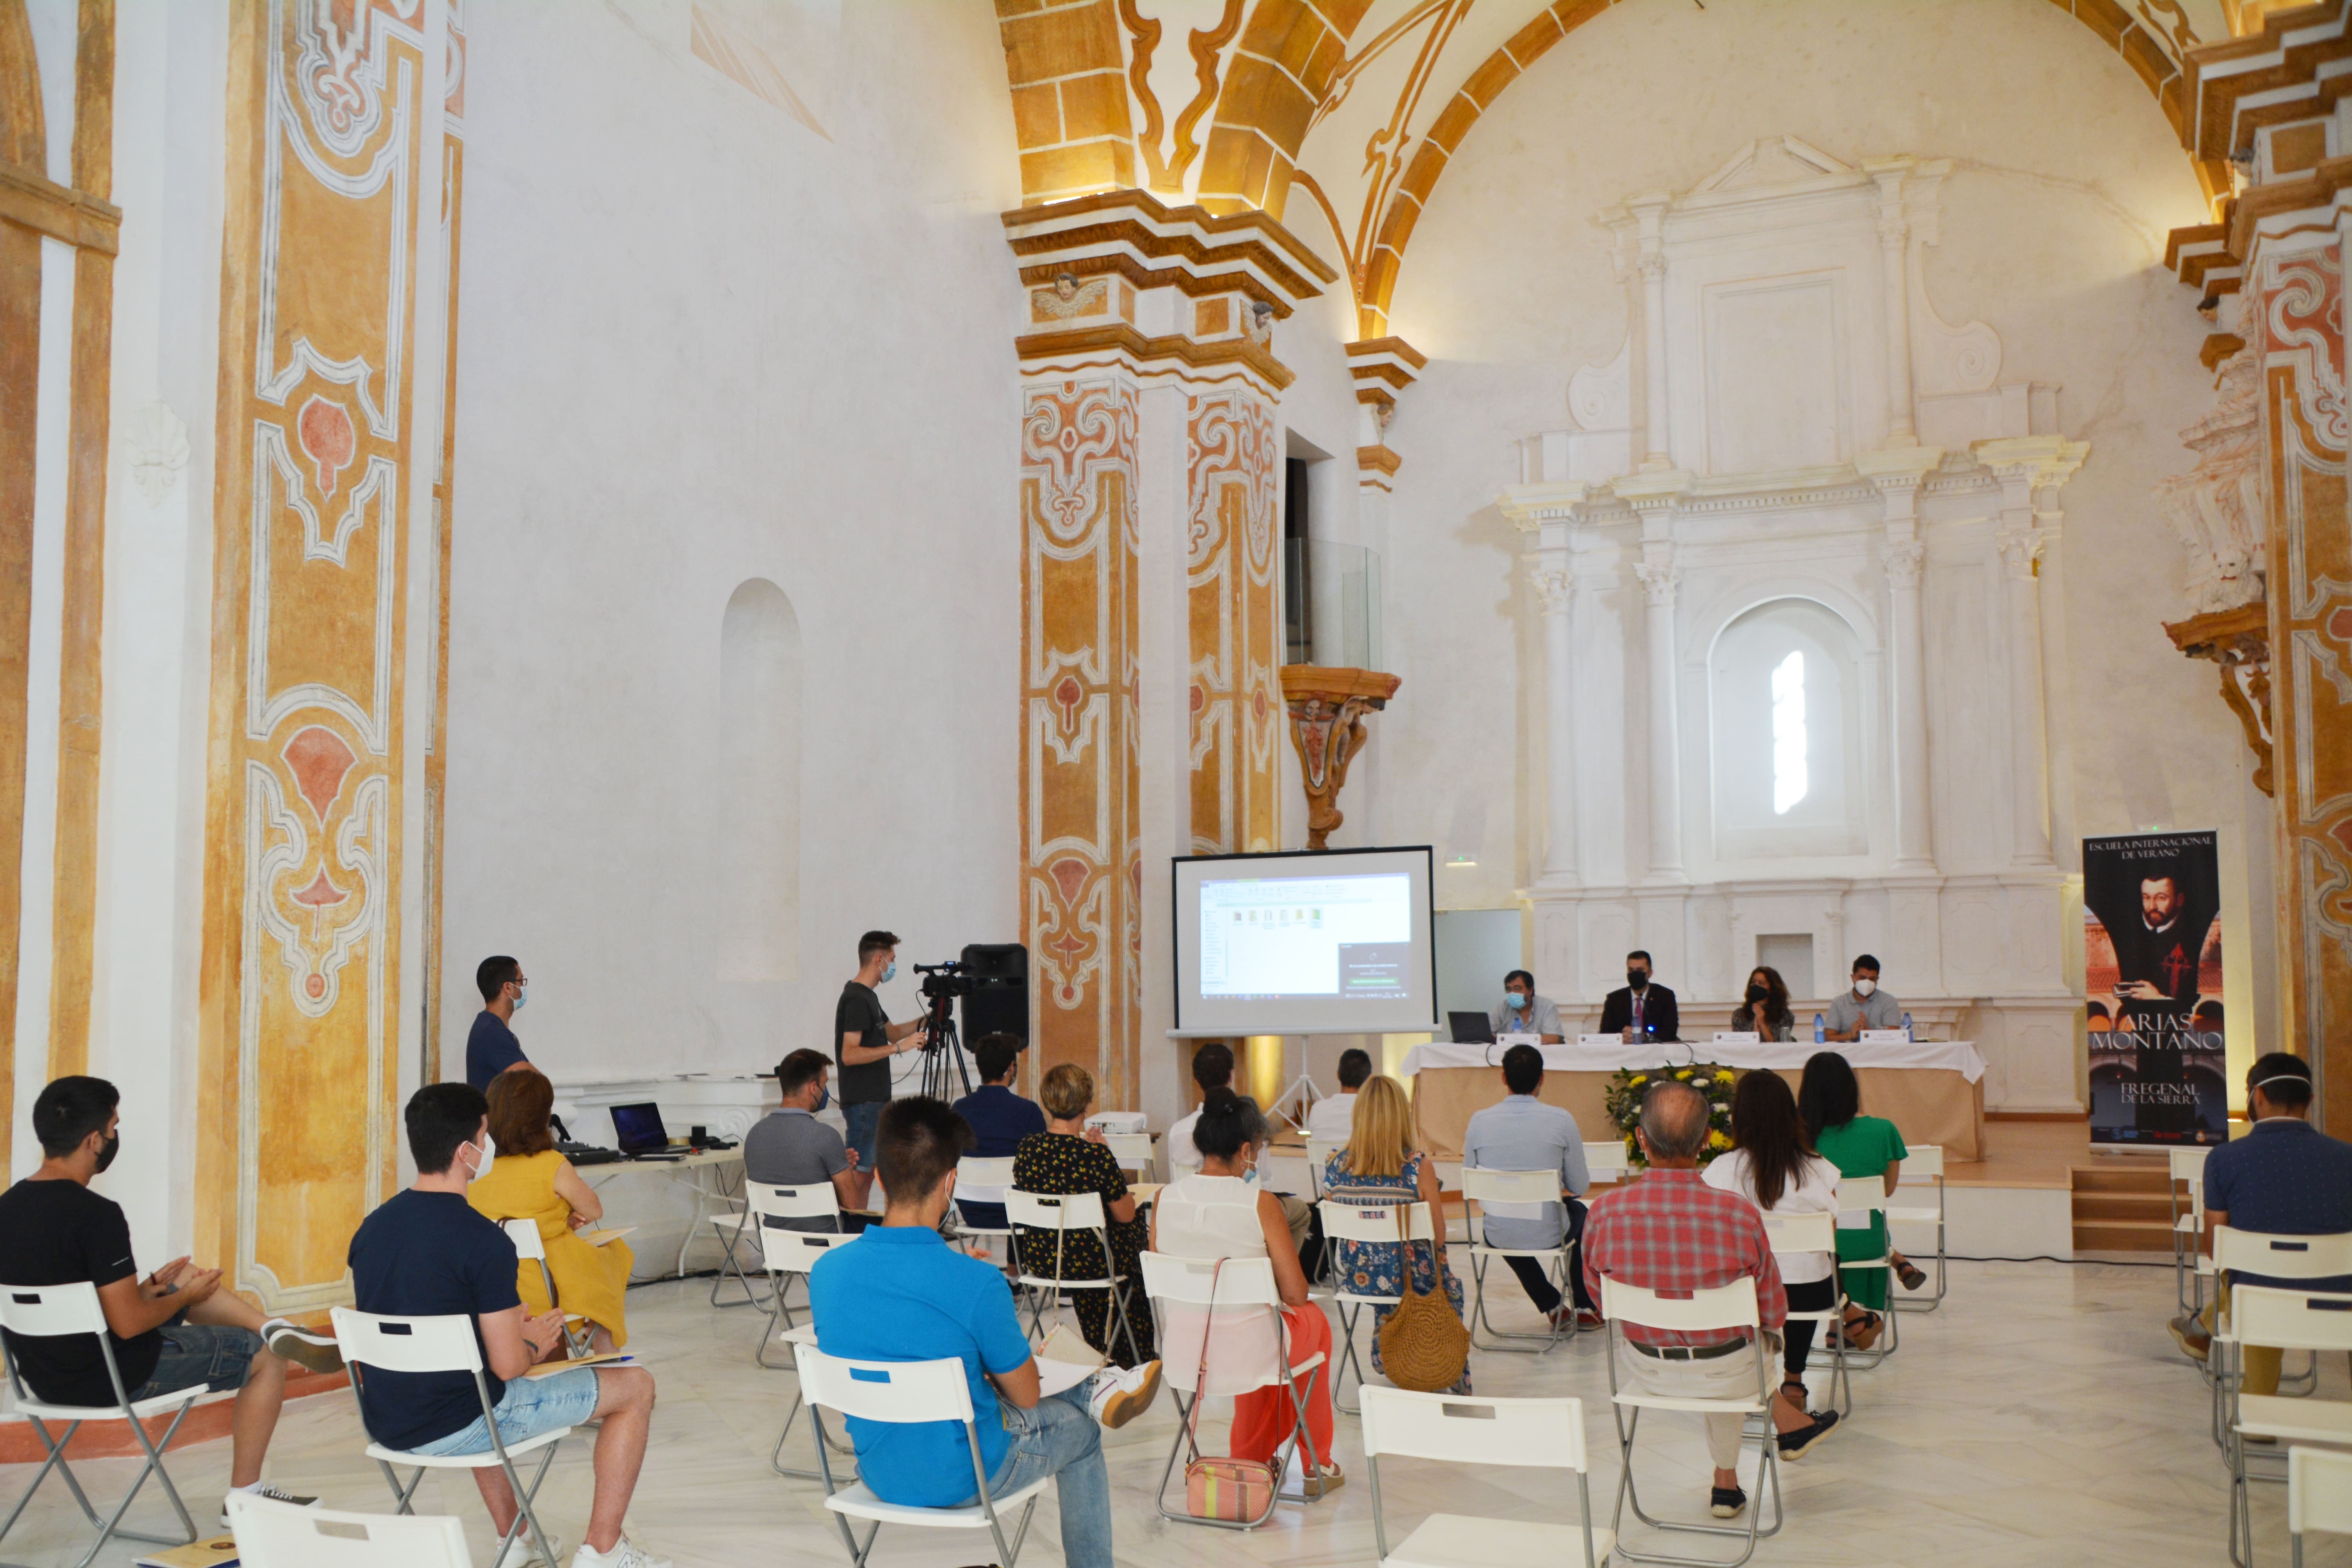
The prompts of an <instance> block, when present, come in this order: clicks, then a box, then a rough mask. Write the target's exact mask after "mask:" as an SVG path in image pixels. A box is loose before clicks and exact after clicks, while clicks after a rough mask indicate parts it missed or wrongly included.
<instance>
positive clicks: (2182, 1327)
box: [2171, 1051, 2352, 1394]
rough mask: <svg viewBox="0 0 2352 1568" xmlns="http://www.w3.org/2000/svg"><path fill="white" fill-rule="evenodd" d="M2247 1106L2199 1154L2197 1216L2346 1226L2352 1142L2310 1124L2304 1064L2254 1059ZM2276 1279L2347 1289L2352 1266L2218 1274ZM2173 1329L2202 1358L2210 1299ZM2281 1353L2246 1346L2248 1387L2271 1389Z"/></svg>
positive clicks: (2350, 1215) (2350, 1218) (2265, 1227)
mask: <svg viewBox="0 0 2352 1568" xmlns="http://www.w3.org/2000/svg"><path fill="white" fill-rule="evenodd" d="M2246 1114H2247V1117H2248V1119H2249V1120H2250V1121H2252V1126H2251V1127H2249V1128H2248V1129H2247V1131H2246V1133H2245V1136H2243V1137H2242V1138H2234V1139H2231V1141H2230V1142H2227V1143H2224V1144H2222V1145H2221V1147H2220V1148H2219V1149H2216V1150H2214V1151H2213V1152H2211V1153H2210V1154H2208V1155H2207V1156H2206V1157H2205V1218H2206V1220H2207V1221H2208V1222H2209V1223H2210V1224H2212V1225H2215V1226H2224V1225H2226V1226H2230V1227H2231V1229H2233V1230H2247V1231H2253V1232H2256V1233H2258V1234H2260V1235H2264V1236H2335V1235H2339V1234H2341V1233H2343V1232H2345V1231H2352V1143H2346V1142H2341V1141H2340V1140H2338V1139H2335V1138H2330V1137H2328V1136H2327V1135H2326V1133H2324V1132H2322V1131H2319V1130H2318V1129H2317V1128H2315V1127H2314V1126H2313V1125H2312V1124H2311V1123H2310V1121H2308V1120H2306V1119H2307V1118H2308V1117H2309V1116H2310V1114H2311V1064H2310V1063H2308V1062H2306V1061H2305V1060H2304V1059H2303V1058H2300V1057H2291V1056H2288V1055H2287V1054H2286V1053H2285V1052H2284V1051H2273V1052H2271V1053H2270V1054H2269V1055H2268V1056H2265V1057H2262V1058H2258V1059H2257V1060H2256V1061H2255V1063H2254V1065H2253V1066H2252V1068H2249V1069H2248V1070H2247V1072H2246ZM2222 1284H2223V1287H2224V1293H2223V1294H2222V1296H2221V1304H2226V1302H2227V1300H2228V1296H2227V1294H2226V1291H2227V1289H2228V1288H2229V1287H2231V1286H2236V1285H2282V1286H2285V1287H2286V1288H2288V1289H2296V1290H2329V1291H2352V1275H2337V1276H2335V1277H2334V1278H2331V1279H2273V1278H2271V1277H2269V1276H2267V1275H2263V1274H2242V1273H2237V1272H2234V1271H2232V1272H2231V1273H2230V1274H2229V1275H2228V1276H2226V1277H2225V1278H2224V1279H2223V1281H2222ZM2171 1328H2172V1337H2173V1338H2174V1339H2175V1340H2177V1341H2179V1343H2180V1348H2181V1349H2182V1350H2184V1351H2187V1352H2189V1354H2190V1355H2192V1356H2195V1357H2196V1358H2197V1359H2198V1360H2200V1361H2203V1360H2204V1359H2205V1357H2206V1354H2207V1352H2209V1351H2210V1349H2211V1348H2212V1342H2213V1336H2212V1330H2213V1308H2212V1307H2210V1306H2209V1307H2207V1308H2206V1309H2205V1310H2204V1312H2203V1313H2202V1314H2201V1315H2200V1316H2199V1317H2195V1318H2185V1317H2184V1318H2175V1319H2174V1320H2173V1321H2172V1323H2171ZM2281 1359H2282V1356H2281V1352H2279V1351H2278V1350H2277V1349H2275V1348H2273V1347H2272V1346H2267V1345H2248V1346H2246V1347H2245V1384H2244V1386H2243V1392H2245V1393H2247V1394H2276V1393H2277V1392H2278V1383H2279V1363H2280V1361H2281Z"/></svg>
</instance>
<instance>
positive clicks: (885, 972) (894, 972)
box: [881, 958, 898, 985]
mask: <svg viewBox="0 0 2352 1568" xmlns="http://www.w3.org/2000/svg"><path fill="white" fill-rule="evenodd" d="M896 979H898V960H897V959H895V958H894V959H892V960H891V961H890V962H889V963H886V964H884V965H883V966H882V982H881V983H882V984H885V985H887V984H890V982H892V981H893V980H896Z"/></svg>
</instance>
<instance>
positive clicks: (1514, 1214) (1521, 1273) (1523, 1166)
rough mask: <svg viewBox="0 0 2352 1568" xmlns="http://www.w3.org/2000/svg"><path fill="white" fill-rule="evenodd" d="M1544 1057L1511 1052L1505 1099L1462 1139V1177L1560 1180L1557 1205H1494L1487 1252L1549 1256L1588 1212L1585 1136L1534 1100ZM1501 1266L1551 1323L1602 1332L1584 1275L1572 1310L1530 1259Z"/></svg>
mask: <svg viewBox="0 0 2352 1568" xmlns="http://www.w3.org/2000/svg"><path fill="white" fill-rule="evenodd" d="M1543 1072H1544V1068H1543V1052H1541V1051H1539V1050H1538V1049H1537V1048H1536V1047H1533V1046H1529V1045H1524V1044H1523V1045H1517V1046H1513V1047H1511V1048H1510V1049H1509V1050H1507V1051H1505V1052H1504V1053H1503V1088H1504V1089H1505V1090H1507V1098H1506V1099H1505V1100H1503V1101H1502V1102H1501V1103H1500V1104H1497V1105H1490V1106H1488V1107H1486V1110H1481V1111H1479V1112H1478V1113H1477V1114H1476V1115H1475V1116H1473V1117H1471V1118H1470V1125H1469V1126H1468V1127H1467V1128H1465V1130H1464V1131H1463V1133H1462V1165H1463V1168H1464V1169H1465V1170H1486V1171H1553V1170H1556V1171H1558V1172H1559V1190H1560V1194H1561V1197H1560V1202H1559V1203H1558V1204H1549V1203H1547V1204H1489V1205H1484V1208H1485V1228H1486V1245H1487V1246H1489V1247H1526V1248H1528V1249H1530V1250H1537V1251H1541V1250H1548V1249H1549V1248H1551V1247H1559V1246H1560V1245H1561V1244H1562V1243H1564V1242H1570V1241H1576V1240H1580V1239H1581V1238H1582V1237H1583V1235H1584V1212H1585V1211H1584V1205H1582V1204H1580V1203H1579V1202H1577V1201H1576V1200H1577V1199H1578V1197H1580V1195H1582V1194H1583V1193H1584V1191H1585V1189H1586V1188H1588V1187H1590V1186H1591V1184H1592V1180H1591V1174H1590V1173H1588V1171H1587V1170H1586V1168H1585V1163H1584V1135H1583V1134H1582V1133H1581V1132H1580V1131H1578V1130H1577V1125H1576V1118H1575V1117H1574V1116H1573V1115H1571V1114H1570V1112H1569V1111H1568V1110H1564V1109H1563V1108H1561V1107H1559V1106H1557V1105H1547V1104H1545V1103H1544V1102H1543V1101H1542V1100H1538V1099H1537V1098H1536V1092H1537V1090H1538V1089H1541V1088H1542V1087H1543ZM1504 1261H1506V1262H1507V1263H1508V1264H1509V1265H1510V1266H1511V1272H1512V1273H1514V1274H1516V1275H1517V1276H1518V1277H1519V1284H1520V1286H1521V1287H1522V1288H1523V1289H1526V1291H1527V1293H1528V1300H1530V1301H1533V1302H1534V1303H1535V1306H1536V1310H1537V1311H1538V1312H1541V1313H1542V1314H1543V1315H1544V1316H1545V1317H1546V1318H1548V1319H1549V1320H1550V1321H1552V1322H1553V1323H1555V1324H1557V1325H1559V1326H1562V1327H1566V1326H1569V1325H1570V1318H1571V1316H1574V1317H1576V1318H1577V1319H1578V1320H1579V1321H1582V1322H1583V1323H1584V1324H1585V1325H1586V1326H1588V1327H1594V1326H1598V1325H1599V1323H1600V1321H1601V1316H1600V1313H1599V1312H1598V1311H1596V1310H1594V1305H1593V1301H1592V1298H1591V1295H1590V1294H1589V1293H1588V1290H1587V1288H1586V1286H1585V1283H1584V1271H1583V1270H1582V1269H1580V1268H1579V1269H1575V1270H1574V1271H1573V1272H1571V1273H1570V1276H1569V1279H1570V1284H1571V1285H1572V1286H1573V1287H1574V1288H1575V1300H1574V1302H1573V1304H1570V1303H1569V1302H1565V1301H1562V1300H1560V1299H1559V1289H1558V1288H1557V1287H1555V1286H1554V1285H1553V1284H1552V1282H1551V1281H1550V1279H1548V1278H1546V1276H1545V1274H1544V1269H1543V1265H1541V1264H1540V1263H1538V1262H1537V1261H1536V1260H1535V1259H1534V1258H1506V1259H1505V1260H1504Z"/></svg>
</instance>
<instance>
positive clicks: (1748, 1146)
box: [1705, 1068, 1838, 1458]
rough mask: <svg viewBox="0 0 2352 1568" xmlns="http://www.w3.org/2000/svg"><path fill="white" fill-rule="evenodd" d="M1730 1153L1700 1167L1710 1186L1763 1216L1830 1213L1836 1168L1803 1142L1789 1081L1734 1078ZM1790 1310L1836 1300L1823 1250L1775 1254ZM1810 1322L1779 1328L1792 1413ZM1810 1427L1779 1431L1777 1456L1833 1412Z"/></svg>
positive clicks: (1761, 1072) (1804, 1442)
mask: <svg viewBox="0 0 2352 1568" xmlns="http://www.w3.org/2000/svg"><path fill="white" fill-rule="evenodd" d="M1731 1139H1732V1145H1733V1146H1732V1148H1731V1149H1730V1151H1729V1152H1726V1153H1723V1154H1720V1155H1717V1157H1716V1159H1715V1161H1714V1163H1711V1164H1709V1165H1708V1166H1707V1168H1706V1176H1705V1180H1706V1184H1707V1185H1708V1186H1710V1187H1720V1188H1722V1189H1723V1190H1724V1191H1725V1192H1727V1193H1738V1194H1739V1195H1740V1196H1741V1197H1743V1198H1746V1199H1747V1200H1748V1202H1749V1203H1751V1204H1754V1205H1756V1206H1757V1207H1758V1208H1759V1209H1761V1210H1763V1211H1764V1212H1765V1213H1766V1214H1826V1215H1835V1214H1836V1213H1837V1208H1838V1192H1837V1185H1838V1168H1837V1167H1836V1166H1835V1165H1832V1164H1831V1163H1829V1162H1828V1161H1827V1160H1824V1159H1822V1157H1821V1156H1820V1155H1819V1154H1816V1153H1814V1152H1812V1151H1811V1150H1810V1149H1808V1148H1806V1147H1805V1124H1804V1122H1803V1121H1801V1120H1799V1119H1798V1116H1797V1097H1796V1096H1795V1095H1793V1094H1790V1092H1789V1085H1788V1080H1786V1079H1783V1078H1781V1076H1780V1074H1779V1073H1776V1072H1773V1071H1771V1070H1770V1069H1769V1068H1758V1069H1757V1070H1755V1071H1753V1072H1750V1073H1748V1075H1747V1076H1746V1077H1744V1078H1742V1079H1740V1080H1739V1087H1738V1089H1735V1090H1733V1091H1732V1096H1731ZM1774 1258H1775V1260H1776V1261H1777V1262H1779V1264H1780V1283H1781V1285H1782V1286H1783V1287H1785V1288H1786V1289H1787V1290H1788V1293H1789V1310H1790V1311H1791V1312H1824V1311H1827V1310H1829V1309H1830V1308H1831V1307H1832V1306H1834V1305H1836V1303H1837V1264H1836V1260H1835V1259H1834V1258H1832V1257H1831V1255H1830V1254H1828V1253H1826V1252H1781V1253H1776V1254H1774ZM1819 1326H1820V1325H1819V1324H1818V1323H1816V1322H1814V1321H1812V1320H1811V1319H1806V1320H1803V1321H1799V1320H1797V1319H1795V1318H1791V1319H1790V1321H1788V1322H1787V1323H1785V1324H1783V1325H1782V1327H1781V1361H1782V1372H1781V1382H1780V1398H1781V1399H1782V1400H1783V1401H1784V1402H1786V1403H1787V1405H1789V1406H1790V1408H1791V1409H1792V1410H1794V1411H1795V1412H1796V1413H1797V1414H1798V1415H1808V1412H1807V1411H1806V1409H1805V1361H1806V1358H1807V1356H1808V1355H1809V1354H1810V1353H1811V1351H1812V1348H1813V1331H1814V1330H1815V1329H1816V1328H1817V1327H1819ZM1810 1419H1811V1423H1812V1425H1811V1426H1801V1427H1799V1428H1797V1429H1795V1430H1793V1431H1785V1432H1782V1433H1781V1434H1780V1454H1781V1457H1782V1458H1796V1457H1797V1456H1798V1455H1800V1454H1802V1453H1803V1452H1804V1451H1805V1450H1806V1449H1807V1448H1809V1447H1812V1445H1813V1444H1814V1443H1817V1442H1819V1441H1820V1440H1821V1439H1822V1437H1823V1436H1826V1435H1827V1434H1828V1432H1829V1429H1830V1428H1831V1427H1832V1426H1835V1425H1836V1424H1837V1412H1836V1411H1834V1410H1826V1411H1823V1412H1822V1413H1821V1414H1819V1415H1811V1417H1810Z"/></svg>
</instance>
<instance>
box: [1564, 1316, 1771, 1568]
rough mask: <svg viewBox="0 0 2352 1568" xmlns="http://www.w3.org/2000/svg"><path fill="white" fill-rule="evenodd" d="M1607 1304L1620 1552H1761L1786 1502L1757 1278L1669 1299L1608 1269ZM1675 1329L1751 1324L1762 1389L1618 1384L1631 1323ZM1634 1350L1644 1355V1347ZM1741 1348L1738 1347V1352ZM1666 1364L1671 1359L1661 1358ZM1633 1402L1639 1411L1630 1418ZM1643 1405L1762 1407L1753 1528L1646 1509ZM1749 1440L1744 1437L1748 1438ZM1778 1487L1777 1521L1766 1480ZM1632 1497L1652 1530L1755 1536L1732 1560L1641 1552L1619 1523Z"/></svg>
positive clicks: (1689, 1562) (1654, 1559)
mask: <svg viewBox="0 0 2352 1568" xmlns="http://www.w3.org/2000/svg"><path fill="white" fill-rule="evenodd" d="M1601 1316H1603V1317H1605V1318H1606V1319H1608V1320H1609V1328H1610V1339H1611V1344H1610V1346H1609V1398H1610V1403H1611V1405H1612V1407H1613V1408H1612V1413H1613V1414H1614V1415H1615V1416H1616V1418H1617V1445H1618V1448H1619V1450H1620V1451H1621V1452H1622V1455H1623V1459H1624V1471H1623V1474H1622V1475H1621V1476H1620V1477H1619V1478H1618V1481H1617V1507H1616V1509H1615V1510H1614V1511H1613V1512H1612V1513H1611V1514H1610V1516H1609V1528H1610V1529H1611V1530H1612V1531H1616V1532H1617V1542H1616V1552H1617V1555H1618V1556H1620V1557H1622V1558H1624V1559H1626V1560H1627V1561H1628V1562H1633V1563H1679V1564H1684V1565H1685V1568H1739V1564H1740V1563H1745V1562H1747V1561H1748V1558H1749V1557H1751V1556H1753V1555H1755V1552H1756V1542H1758V1541H1759V1540H1760V1539H1761V1538H1762V1537H1764V1536H1767V1535H1777V1534H1779V1533H1780V1526H1781V1524H1782V1523H1783V1522H1784V1521H1785V1511H1784V1510H1783V1509H1782V1507H1781V1503H1780V1444H1779V1442H1778V1441H1777V1440H1776V1439H1775V1437H1774V1435H1773V1431H1772V1421H1771V1410H1772V1384H1773V1382H1774V1381H1775V1380H1774V1379H1773V1376H1772V1367H1771V1362H1772V1356H1771V1353H1770V1351H1769V1348H1768V1346H1767V1343H1766V1342H1765V1339H1764V1335H1763V1331H1762V1329H1761V1326H1760V1323H1761V1320H1760V1318H1759V1314H1758V1311H1757V1307H1756V1281H1755V1280H1754V1279H1749V1278H1747V1277H1744V1276H1743V1277H1742V1278H1740V1279H1735V1280H1733V1281H1732V1282H1731V1283H1730V1284H1728V1285H1721V1286H1717V1288H1716V1289H1712V1290H1695V1291H1693V1292H1692V1293H1691V1294H1690V1295H1689V1296H1688V1297H1687V1298H1685V1299H1682V1300H1668V1299H1667V1298H1665V1297H1664V1296H1660V1295H1658V1294H1657V1293H1656V1292H1654V1291H1651V1290H1644V1289H1641V1288H1640V1287H1638V1286H1633V1285H1624V1284H1620V1283H1619V1282H1618V1281H1617V1280H1614V1279H1610V1278H1609V1277H1608V1276H1607V1275H1603V1276H1601ZM1629 1326H1633V1327H1640V1328H1645V1329H1662V1330H1673V1331H1679V1332H1683V1333H1706V1332H1709V1331H1724V1330H1738V1329H1745V1330H1746V1331H1748V1341H1749V1345H1748V1353H1750V1354H1751V1355H1752V1356H1753V1357H1754V1358H1755V1366H1756V1397H1755V1398H1754V1399H1753V1400H1748V1399H1697V1398H1682V1397H1678V1396H1675V1395H1669V1394H1628V1393H1626V1392H1625V1391H1624V1390H1623V1389H1622V1388H1621V1387H1619V1386H1618V1380H1617V1362H1618V1346H1617V1341H1618V1339H1619V1337H1620V1336H1621V1335H1622V1332H1623V1331H1624V1330H1625V1329H1626V1328H1627V1327H1629ZM1629 1353H1632V1354H1635V1355H1639V1354H1641V1353H1642V1352H1640V1351H1639V1350H1633V1351H1631V1352H1629ZM1733 1353H1735V1354H1737V1353H1738V1352H1733ZM1659 1364H1660V1365H1665V1364H1668V1362H1667V1360H1666V1359H1663V1358H1662V1359H1661V1360H1660V1363H1659ZM1628 1410H1630V1411H1632V1412H1633V1419H1631V1420H1630V1421H1629V1420H1627V1419H1626V1415H1625V1413H1626V1412H1627V1411H1628ZM1644 1410H1684V1411H1690V1412H1693V1413H1695V1414H1696V1415H1701V1416H1706V1415H1738V1416H1740V1417H1742V1418H1745V1417H1747V1416H1749V1415H1761V1416H1763V1417H1764V1418H1765V1420H1764V1429H1763V1431H1762V1432H1760V1433H1759V1434H1758V1437H1757V1447H1758V1452H1757V1458H1756V1495H1755V1496H1753V1497H1751V1498H1750V1499H1748V1528H1747V1529H1745V1530H1742V1529H1740V1528H1738V1526H1737V1525H1727V1524H1678V1523H1674V1522H1671V1521H1666V1520H1662V1519H1653V1518H1651V1517H1650V1515H1648V1514H1647V1513H1645V1512H1643V1510H1642V1499H1641V1494H1640V1493H1639V1492H1637V1491H1635V1490H1634V1488H1633V1439H1634V1437H1635V1436H1637V1435H1638V1434H1639V1433H1640V1431H1641V1426H1642V1412H1643V1411H1644ZM1743 1441H1744V1439H1743ZM1768 1483H1769V1486H1770V1489H1771V1493H1772V1526H1771V1528H1770V1529H1769V1530H1767V1529H1764V1528H1763V1522H1764V1492H1765V1489H1766V1486H1767V1484H1768ZM1629 1501H1630V1502H1631V1503H1632V1504H1633V1517H1634V1518H1636V1519H1638V1520H1640V1521H1642V1522H1643V1524H1646V1525H1648V1526H1650V1527H1651V1528H1652V1529H1653V1530H1672V1531H1685V1532H1686V1533H1689V1534H1694V1535H1728V1536H1732V1537H1734V1538H1739V1537H1745V1538H1746V1540H1747V1542H1748V1544H1747V1545H1746V1546H1745V1547H1744V1548H1743V1549H1742V1550H1741V1552H1740V1553H1739V1555H1738V1556H1737V1557H1734V1558H1732V1559H1731V1560H1730V1561H1729V1562H1727V1563H1726V1562H1723V1561H1722V1560H1720V1559H1717V1558H1712V1557H1675V1556H1668V1555H1664V1554H1661V1553H1656V1552H1634V1551H1632V1550H1630V1549H1629V1548H1628V1547H1627V1546H1626V1545H1625V1540H1624V1535H1623V1533H1622V1531H1619V1528H1618V1526H1619V1521H1621V1520H1622V1518H1623V1516H1624V1512H1625V1505H1626V1503H1628V1502H1629Z"/></svg>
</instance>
